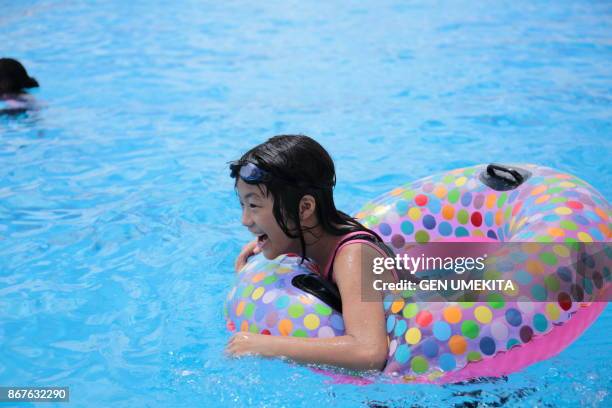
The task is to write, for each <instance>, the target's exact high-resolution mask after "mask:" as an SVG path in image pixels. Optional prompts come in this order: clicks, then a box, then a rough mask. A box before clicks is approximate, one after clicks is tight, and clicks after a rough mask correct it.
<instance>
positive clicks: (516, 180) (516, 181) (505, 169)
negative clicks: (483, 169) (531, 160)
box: [487, 163, 524, 186]
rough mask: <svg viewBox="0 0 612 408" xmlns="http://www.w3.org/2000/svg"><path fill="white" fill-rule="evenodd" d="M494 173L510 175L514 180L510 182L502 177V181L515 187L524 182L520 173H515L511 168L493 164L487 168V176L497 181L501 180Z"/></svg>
mask: <svg viewBox="0 0 612 408" xmlns="http://www.w3.org/2000/svg"><path fill="white" fill-rule="evenodd" d="M495 171H500V172H502V173H507V174H510V175H511V176H512V177H513V178H514V179H513V180H510V179H508V178H506V177H503V179H504V180H507V181H511V182H513V183H514V185H515V186H518V185H520V184H521V183H522V182H523V181H524V178H523V176H522V175H521V173H519V172H518V171H516V170H515V169H513V168H511V167H505V166H502V165H501V164H495V163H491V164H489V165H488V166H487V174H488V175H489V176H491V177H493V178H497V179H499V178H502V177H500V176H499V175H497V173H495Z"/></svg>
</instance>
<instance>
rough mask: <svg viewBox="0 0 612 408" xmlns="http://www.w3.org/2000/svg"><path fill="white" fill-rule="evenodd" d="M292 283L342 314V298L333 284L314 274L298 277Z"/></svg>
mask: <svg viewBox="0 0 612 408" xmlns="http://www.w3.org/2000/svg"><path fill="white" fill-rule="evenodd" d="M291 283H292V284H293V286H294V287H296V288H298V289H301V290H303V291H304V292H306V293H310V294H311V295H313V296H314V297H316V298H319V300H321V301H322V302H323V303H325V304H327V305H328V306H329V307H331V308H332V309H334V310H335V311H337V312H338V313H342V298H341V297H340V292H339V291H338V288H337V287H336V286H335V285H334V284H333V283H331V282H328V281H326V280H325V279H323V278H322V277H321V276H319V275H317V274H313V273H309V274H301V275H296V276H294V277H293V279H292V280H291Z"/></svg>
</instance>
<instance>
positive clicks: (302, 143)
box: [231, 135, 383, 262]
mask: <svg viewBox="0 0 612 408" xmlns="http://www.w3.org/2000/svg"><path fill="white" fill-rule="evenodd" d="M247 163H252V164H255V165H256V166H257V167H259V168H260V169H262V170H264V171H266V172H268V173H269V174H270V175H271V176H272V177H269V178H267V179H266V180H264V181H258V182H249V181H245V182H246V183H248V184H256V185H259V186H260V188H261V187H262V186H265V188H266V194H271V195H272V198H273V201H274V204H273V208H272V212H273V214H274V218H275V219H276V221H277V222H278V225H279V226H280V228H281V229H282V230H283V232H284V233H285V234H286V235H287V236H289V237H290V238H299V239H300V243H301V247H302V262H303V261H304V259H305V258H306V243H305V240H304V231H308V229H307V228H304V227H302V225H301V223H300V210H299V203H300V200H301V199H302V197H304V196H305V195H311V196H313V197H314V199H315V203H316V215H317V220H318V222H319V225H320V226H321V227H322V228H323V230H324V231H325V232H327V233H329V234H332V235H337V236H341V235H344V234H347V233H350V232H356V231H366V232H368V233H370V234H372V235H374V236H375V237H376V238H377V239H378V240H380V242H383V241H382V239H381V238H380V236H379V235H378V234H376V233H375V232H374V231H372V230H370V229H368V228H366V227H365V226H364V225H362V224H361V223H360V222H359V221H357V220H356V219H354V218H353V217H351V216H349V215H347V214H345V213H343V212H342V211H339V210H338V209H336V206H335V204H334V196H333V188H334V186H335V185H336V171H335V167H334V162H333V160H332V158H331V156H330V155H329V153H328V152H327V151H326V150H325V149H324V148H323V146H321V145H320V144H319V143H318V142H317V141H315V140H314V139H312V138H310V137H308V136H305V135H278V136H274V137H272V138H270V139H268V140H267V141H266V142H264V143H262V144H260V145H258V146H255V147H254V148H252V149H251V150H249V151H248V152H246V153H245V154H244V155H242V157H241V158H240V159H239V160H237V161H235V162H233V164H234V166H232V169H233V170H232V173H231V177H233V178H235V179H236V182H235V184H234V185H236V183H238V178H239V175H238V171H237V170H236V169H239V168H240V166H243V165H245V164H247ZM236 165H237V166H236ZM243 181H244V180H243ZM262 192H263V189H262ZM288 221H291V223H292V224H293V225H295V226H296V228H297V233H294V232H292V231H290V230H289V228H288V226H287V222H288Z"/></svg>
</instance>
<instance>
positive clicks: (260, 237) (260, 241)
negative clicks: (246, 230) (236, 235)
mask: <svg viewBox="0 0 612 408" xmlns="http://www.w3.org/2000/svg"><path fill="white" fill-rule="evenodd" d="M266 242H268V236H267V235H266V234H262V235H258V236H257V248H259V249H262V248H263V246H264V245H266Z"/></svg>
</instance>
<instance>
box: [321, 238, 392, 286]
mask: <svg viewBox="0 0 612 408" xmlns="http://www.w3.org/2000/svg"><path fill="white" fill-rule="evenodd" d="M364 234H365V235H369V236H372V237H374V235H373V234H371V233H369V232H367V231H355V232H349V233H348V234H346V235H343V236H342V238H340V240H339V241H338V245H336V248H335V249H334V252H333V254H332V256H331V258H330V259H329V261H327V265H325V269H323V278H325V279H327V280H329V274H330V273H331V270H332V267H333V265H334V260H335V259H336V254H337V253H338V251H340V250H341V249H342V248H344V247H345V246H347V245H351V244H365V245H367V246H369V247H371V248H374V249H375V250H376V252H378V253H379V254H381V255H382V256H384V257H388V256H389V255H388V254H387V253H386V252H385V251H384V250H383V249H382V248H381V247H379V246H378V245H376V244H375V243H374V242H372V241H368V240H367V239H350V238H351V237H353V236H355V235H364ZM347 239H348V241H347ZM332 282H334V283H335V282H336V277H335V276H334V275H333V274H332Z"/></svg>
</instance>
